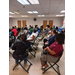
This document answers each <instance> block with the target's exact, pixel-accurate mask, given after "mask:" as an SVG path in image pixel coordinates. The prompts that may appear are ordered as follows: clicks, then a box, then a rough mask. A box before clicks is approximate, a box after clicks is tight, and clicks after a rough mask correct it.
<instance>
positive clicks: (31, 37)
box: [27, 29, 37, 41]
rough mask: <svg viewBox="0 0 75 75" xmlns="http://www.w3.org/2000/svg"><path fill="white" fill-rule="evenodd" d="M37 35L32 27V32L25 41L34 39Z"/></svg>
mask: <svg viewBox="0 0 75 75" xmlns="http://www.w3.org/2000/svg"><path fill="white" fill-rule="evenodd" d="M36 37H37V33H36V30H35V29H34V31H33V33H32V34H31V35H30V36H29V37H28V38H27V41H34V40H35V38H36Z"/></svg>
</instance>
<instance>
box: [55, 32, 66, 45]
mask: <svg viewBox="0 0 75 75" xmlns="http://www.w3.org/2000/svg"><path fill="white" fill-rule="evenodd" d="M64 39H65V35H64V34H62V33H59V34H57V35H56V38H55V41H57V42H58V44H64Z"/></svg>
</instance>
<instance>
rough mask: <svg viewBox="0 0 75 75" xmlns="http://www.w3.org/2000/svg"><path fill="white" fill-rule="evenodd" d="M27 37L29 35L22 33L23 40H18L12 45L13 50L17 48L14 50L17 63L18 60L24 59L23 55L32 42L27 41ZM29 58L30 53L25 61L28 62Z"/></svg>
mask: <svg viewBox="0 0 75 75" xmlns="http://www.w3.org/2000/svg"><path fill="white" fill-rule="evenodd" d="M26 38H27V36H26V35H25V34H22V35H21V41H20V42H16V43H15V44H14V45H13V47H12V50H15V51H14V52H13V58H14V59H15V63H16V64H17V63H18V60H20V59H22V56H23V55H24V53H25V52H26V49H27V48H28V47H29V46H30V42H28V41H26ZM27 58H28V53H27V55H26V56H25V58H24V63H26V61H27Z"/></svg>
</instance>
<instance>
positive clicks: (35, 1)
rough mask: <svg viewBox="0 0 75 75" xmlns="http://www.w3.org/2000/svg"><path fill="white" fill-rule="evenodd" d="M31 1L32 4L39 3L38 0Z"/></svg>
mask: <svg viewBox="0 0 75 75" xmlns="http://www.w3.org/2000/svg"><path fill="white" fill-rule="evenodd" d="M29 2H30V3H31V4H39V1H38V0H29Z"/></svg>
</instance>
